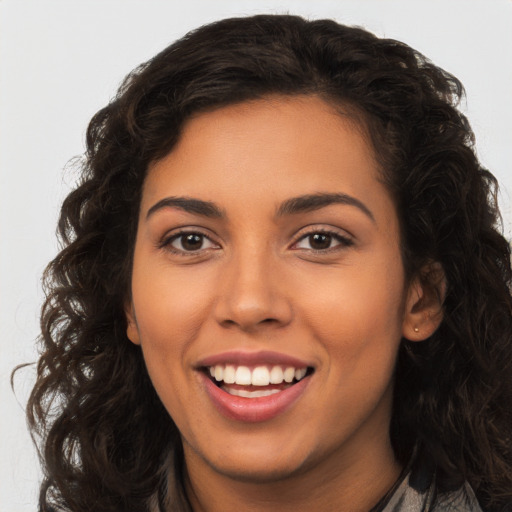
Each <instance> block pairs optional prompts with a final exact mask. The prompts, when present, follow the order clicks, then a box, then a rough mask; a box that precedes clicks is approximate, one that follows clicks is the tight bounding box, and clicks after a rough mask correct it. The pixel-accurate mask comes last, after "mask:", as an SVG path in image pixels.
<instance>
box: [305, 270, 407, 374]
mask: <svg viewBox="0 0 512 512" xmlns="http://www.w3.org/2000/svg"><path fill="white" fill-rule="evenodd" d="M379 268H381V267H379V266H378V265H374V266H373V267H370V266H369V265H364V264H362V265H361V266H360V267H359V268H357V269H356V270H355V271H354V267H352V268H350V269H348V268H347V269H344V268H341V269H339V272H338V273H337V274H336V275H331V276H329V278H327V276H326V277H325V278H324V279H320V278H317V279H315V280H314V281H312V282H310V283H309V286H308V287H307V288H306V289H304V290H303V292H302V293H300V296H301V297H303V299H302V310H301V313H300V316H302V317H303V319H304V322H305V324H306V325H308V326H309V328H310V329H312V330H313V336H314V337H315V338H316V339H317V340H319V341H320V343H321V345H323V348H324V350H325V351H326V353H328V354H329V358H330V360H331V361H332V362H333V364H335V363H336V362H338V363H340V362H343V364H345V365H349V366H350V367H356V366H357V365H359V364H364V365H365V367H370V366H378V365H379V360H380V361H381V362H382V361H383V360H386V361H387V362H388V364H387V365H386V366H387V367H388V368H389V366H390V365H391V366H392V365H393V363H394V358H395V355H396V351H397V348H398V344H399V342H400V339H401V331H402V318H403V302H404V293H403V272H402V268H401V266H400V265H391V266H388V267H387V268H386V271H383V272H382V271H380V270H379ZM381 367H382V366H378V368H379V370H380V368H381Z"/></svg>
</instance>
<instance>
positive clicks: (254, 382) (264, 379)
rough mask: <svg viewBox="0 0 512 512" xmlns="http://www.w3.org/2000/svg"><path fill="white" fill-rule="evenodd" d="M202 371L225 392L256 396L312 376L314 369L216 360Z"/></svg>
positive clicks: (276, 391)
mask: <svg viewBox="0 0 512 512" xmlns="http://www.w3.org/2000/svg"><path fill="white" fill-rule="evenodd" d="M203 372H204V373H205V375H206V376H207V377H208V378H209V379H210V380H211V382H212V383H213V384H215V385H216V386H217V387H218V388H220V389H222V390H223V391H225V392H226V393H228V394H230V395H232V396H238V397H243V398H250V399H254V398H262V397H268V396H272V395H275V394H278V393H281V392H283V391H285V390H286V389H289V388H290V387H292V386H294V385H295V384H297V383H298V382H300V381H301V380H302V379H304V378H306V377H309V376H310V375H311V374H312V373H313V372H314V369H313V368H312V367H307V366H298V367H295V366H284V365H258V366H246V365H234V364H216V365H212V366H206V367H204V368H203Z"/></svg>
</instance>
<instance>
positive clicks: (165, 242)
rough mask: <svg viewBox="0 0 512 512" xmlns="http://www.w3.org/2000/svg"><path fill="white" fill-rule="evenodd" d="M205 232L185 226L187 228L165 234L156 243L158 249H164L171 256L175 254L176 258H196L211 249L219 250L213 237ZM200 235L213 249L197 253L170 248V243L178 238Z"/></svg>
mask: <svg viewBox="0 0 512 512" xmlns="http://www.w3.org/2000/svg"><path fill="white" fill-rule="evenodd" d="M205 231H206V230H204V229H202V228H200V227H196V226H187V227H179V228H175V229H173V230H171V231H169V232H167V233H166V234H165V235H164V236H163V237H162V238H161V239H160V240H159V242H158V243H157V248H158V249H164V250H167V251H169V252H170V253H172V254H176V255H178V256H198V255H201V254H204V253H205V252H206V251H210V250H212V249H215V250H216V249H220V244H219V243H218V242H216V241H215V240H214V237H213V236H212V235H211V234H208V233H206V232H205ZM194 234H195V235H200V236H202V237H204V238H205V239H207V240H208V241H209V242H210V243H211V244H213V246H214V247H207V248H204V249H203V248H201V249H198V250H197V251H186V250H181V249H178V248H176V247H173V246H172V242H174V240H177V239H178V238H179V237H180V236H185V235H194Z"/></svg>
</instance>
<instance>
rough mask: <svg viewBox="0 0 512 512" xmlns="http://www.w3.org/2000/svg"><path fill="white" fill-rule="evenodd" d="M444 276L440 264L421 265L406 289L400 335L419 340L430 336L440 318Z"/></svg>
mask: <svg viewBox="0 0 512 512" xmlns="http://www.w3.org/2000/svg"><path fill="white" fill-rule="evenodd" d="M445 295H446V277H445V274H444V270H443V267H442V266H441V264H440V263H437V262H431V263H428V264H427V265H425V266H424V267H423V268H422V269H421V271H420V272H419V273H418V275H417V276H416V277H415V278H414V279H413V280H412V281H411V283H410V284H409V288H408V291H407V298H406V304H405V312H404V320H403V324H402V336H403V337H404V338H406V339H408V340H410V341H423V340H426V339H427V338H429V337H430V336H432V334H434V332H435V331H436V329H437V328H438V327H439V325H440V324H441V321H442V320H443V302H444V298H445Z"/></svg>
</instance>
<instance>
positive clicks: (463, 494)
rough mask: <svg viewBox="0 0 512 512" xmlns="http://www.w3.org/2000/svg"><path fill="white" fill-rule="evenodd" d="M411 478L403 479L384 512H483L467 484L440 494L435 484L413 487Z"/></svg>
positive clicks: (408, 476)
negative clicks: (420, 487) (419, 487)
mask: <svg viewBox="0 0 512 512" xmlns="http://www.w3.org/2000/svg"><path fill="white" fill-rule="evenodd" d="M410 476H411V475H410V474H409V475H407V476H406V477H405V478H404V479H403V481H402V482H401V484H400V485H399V486H398V488H397V489H396V491H395V492H394V493H393V495H392V496H391V498H390V500H389V501H388V502H387V504H386V506H385V507H384V508H383V509H382V512H483V511H482V509H481V507H480V505H479V504H478V501H477V499H476V497H475V494H474V492H473V490H472V489H471V487H470V486H469V485H468V484H467V483H466V484H464V485H463V486H462V487H461V488H460V489H458V490H456V491H451V492H446V493H439V494H438V493H437V491H436V488H435V484H434V483H431V484H430V485H429V486H428V487H426V488H423V489H418V488H415V487H413V486H412V485H411V484H410Z"/></svg>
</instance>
